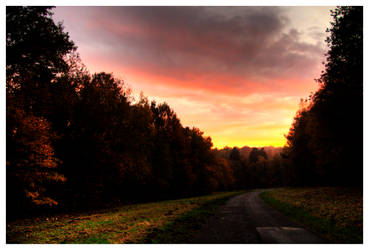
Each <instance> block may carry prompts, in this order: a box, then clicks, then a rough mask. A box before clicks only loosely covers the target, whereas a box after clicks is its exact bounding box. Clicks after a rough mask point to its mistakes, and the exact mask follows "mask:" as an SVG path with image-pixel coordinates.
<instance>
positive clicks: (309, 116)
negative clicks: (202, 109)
mask: <svg viewBox="0 0 369 250" xmlns="http://www.w3.org/2000/svg"><path fill="white" fill-rule="evenodd" d="M360 11H361V12H360ZM360 13H361V16H360ZM333 17H334V23H333V24H332V28H331V29H330V32H331V38H328V45H329V48H330V50H329V52H328V57H327V63H326V66H325V72H324V73H323V74H322V76H321V78H320V79H319V82H320V83H321V88H320V90H319V91H317V92H316V93H315V94H314V95H312V96H311V97H310V100H305V101H304V104H305V105H304V107H302V108H301V110H299V111H298V113H297V116H296V117H295V121H294V123H293V124H292V126H291V129H290V132H289V134H288V135H287V140H288V143H287V145H286V147H284V148H283V150H282V149H281V148H272V147H264V148H250V147H243V148H237V147H235V148H227V147H226V148H223V149H212V146H213V144H212V141H211V138H210V137H206V136H204V134H203V132H202V131H200V130H199V129H198V128H195V127H193V128H189V127H185V126H183V125H182V124H181V122H180V119H179V118H178V117H177V115H176V113H175V112H174V111H173V110H172V109H171V108H170V107H169V105H168V104H166V103H156V102H155V101H151V102H149V101H148V99H147V98H146V97H145V96H143V95H141V97H140V98H139V99H138V100H135V98H133V96H132V94H131V91H130V89H129V88H127V87H126V86H125V84H124V82H123V81H121V80H119V79H116V78H114V76H113V75H112V74H108V73H105V72H101V73H95V74H90V73H89V72H88V71H87V70H86V68H85V66H84V65H83V63H82V62H81V60H80V58H79V55H78V53H77V47H76V46H75V44H74V42H73V41H71V40H70V38H69V35H68V33H67V32H65V31H64V29H63V26H62V24H61V23H58V24H55V23H54V21H53V20H52V8H50V7H7V8H6V208H7V218H16V217H20V216H22V215H28V214H32V213H36V214H37V213H38V214H39V213H44V212H47V211H50V210H55V211H61V210H63V211H66V210H70V209H86V208H93V207H99V206H104V205H107V204H118V203H122V202H123V203H124V202H137V201H148V200H158V199H169V198H180V197H185V196H193V195H201V194H206V193H210V192H213V191H221V190H234V189H245V188H254V187H266V186H267V187H272V186H283V185H318V184H320V185H322V184H326V185H328V184H329V185H343V184H351V185H357V184H358V183H359V181H360V180H361V184H362V97H363V96H362V8H360V7H341V8H337V9H336V10H335V11H334V12H333ZM360 18H361V19H360ZM360 25H361V26H360ZM360 42H361V43H360ZM360 49H361V52H360ZM360 53H361V54H360ZM337 60H338V61H337ZM360 60H361V61H360ZM360 70H361V71H360ZM360 178H361V179H360Z"/></svg>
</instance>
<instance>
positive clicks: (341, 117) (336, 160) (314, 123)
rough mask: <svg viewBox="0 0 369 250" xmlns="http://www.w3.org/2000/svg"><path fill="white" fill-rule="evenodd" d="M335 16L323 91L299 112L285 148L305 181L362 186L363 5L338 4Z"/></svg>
mask: <svg viewBox="0 0 369 250" xmlns="http://www.w3.org/2000/svg"><path fill="white" fill-rule="evenodd" d="M332 17H333V19H334V21H333V22H332V27H331V28H330V29H328V32H330V37H328V38H327V43H328V47H329V51H328V53H327V61H326V63H325V70H324V71H323V73H322V75H321V77H320V78H319V79H318V82H319V83H320V84H321V86H320V89H319V90H318V91H317V92H316V93H314V94H313V95H312V96H311V97H310V103H309V105H308V106H307V107H306V108H304V109H302V110H300V111H299V112H298V113H297V116H296V117H295V122H294V124H293V125H292V127H291V129H290V133H289V135H288V136H287V140H288V145H287V149H286V151H285V152H288V153H287V155H288V157H289V158H290V160H292V164H293V166H292V168H294V169H295V170H296V171H295V173H296V175H297V179H298V180H300V181H301V178H300V177H303V176H305V177H303V179H304V181H303V183H301V182H300V184H307V183H310V184H314V183H316V182H319V183H320V184H325V185H327V184H331V185H338V184H339V185H362V173H363V161H362V160H363V43H362V25H363V8H362V7H350V6H346V7H338V8H336V9H335V10H333V11H332ZM349 166H350V167H349ZM299 176H300V177H299ZM315 177H316V178H315ZM309 179H310V181H309Z"/></svg>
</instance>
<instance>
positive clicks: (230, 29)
mask: <svg viewBox="0 0 369 250" xmlns="http://www.w3.org/2000/svg"><path fill="white" fill-rule="evenodd" d="M79 10H81V11H79ZM68 11H72V12H74V13H75V14H77V15H76V16H75V17H74V18H75V21H76V22H77V23H80V24H81V25H84V26H85V31H84V36H85V38H83V37H81V39H82V40H86V39H88V43H89V44H90V46H91V44H95V45H96V47H97V48H98V47H99V46H100V47H102V49H101V50H100V51H95V52H96V54H102V53H103V54H104V55H106V56H108V57H109V58H110V59H111V60H112V62H115V63H123V64H126V65H130V66H131V67H139V68H140V69H141V70H142V71H147V72H151V73H152V72H156V73H158V74H166V75H167V76H171V77H173V78H178V77H191V76H188V74H183V72H191V73H192V74H191V75H197V76H199V75H209V74H215V73H217V74H220V73H221V74H227V75H233V76H235V77H238V78H239V79H240V81H231V82H227V83H223V84H227V85H234V86H237V87H241V86H239V85H242V84H244V83H243V82H244V81H242V80H241V79H248V80H260V81H263V80H264V79H270V78H284V77H292V78H298V77H301V76H302V77H304V76H307V75H309V74H311V72H313V71H314V70H315V69H316V67H317V60H318V61H320V60H321V56H322V55H323V53H324V52H323V50H322V48H321V47H320V45H319V44H309V43H306V42H304V41H301V34H300V33H299V31H297V30H296V29H290V30H287V29H286V27H287V25H288V24H289V23H290V22H291V20H289V19H288V18H287V17H286V16H285V15H284V9H283V8H280V7H174V6H172V7H80V8H69V9H68ZM314 36H317V34H316V33H314ZM86 43H87V42H86ZM100 56H102V55H100ZM204 84H207V83H204ZM208 84H209V83H208ZM246 87H247V86H246Z"/></svg>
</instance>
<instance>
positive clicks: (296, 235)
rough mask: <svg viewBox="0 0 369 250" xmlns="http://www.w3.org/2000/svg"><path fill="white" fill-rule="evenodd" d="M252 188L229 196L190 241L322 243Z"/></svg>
mask: <svg viewBox="0 0 369 250" xmlns="http://www.w3.org/2000/svg"><path fill="white" fill-rule="evenodd" d="M263 191H265V190H256V191H252V192H248V193H245V194H241V195H238V196H236V197H233V198H231V199H230V200H229V201H228V202H227V203H226V204H225V205H223V206H222V207H220V208H219V210H218V211H217V213H216V214H215V215H214V216H213V217H211V218H209V219H208V220H207V221H206V223H205V224H204V225H203V227H202V229H201V230H200V231H199V233H198V234H197V235H195V236H194V238H193V242H192V243H207V244H213V243H225V244H231V243H241V244H242V243H243V244H244V243H251V244H252V243H253V244H256V243H312V244H313V243H324V241H323V240H321V239H320V238H318V237H317V236H316V235H314V234H313V233H311V232H309V231H307V230H305V229H303V228H302V227H301V225H298V224H296V223H294V222H292V221H290V220H289V219H288V218H287V217H286V216H284V215H283V214H281V213H279V212H278V211H276V210H274V209H273V208H271V207H270V206H269V205H267V204H265V203H264V201H262V200H261V198H260V197H259V194H260V193H261V192H263Z"/></svg>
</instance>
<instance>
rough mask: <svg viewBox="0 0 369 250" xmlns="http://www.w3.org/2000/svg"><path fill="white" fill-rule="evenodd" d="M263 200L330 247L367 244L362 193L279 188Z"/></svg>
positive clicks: (322, 189) (270, 192) (263, 194)
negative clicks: (325, 241)
mask: <svg viewBox="0 0 369 250" xmlns="http://www.w3.org/2000/svg"><path fill="white" fill-rule="evenodd" d="M261 198H262V199H263V200H264V201H265V202H266V203H268V204H269V205H271V206H272V207H274V208H276V209H277V210H279V211H281V212H282V213H284V214H286V215H287V216H289V217H290V218H291V219H293V220H295V221H296V222H299V223H301V224H303V225H305V226H306V227H307V228H308V229H310V230H311V231H313V232H316V233H317V234H319V235H320V236H321V237H322V238H325V239H326V240H328V241H329V242H330V243H363V193H362V190H359V189H353V188H342V187H308V188H279V189H275V190H272V191H268V192H264V193H262V194H261Z"/></svg>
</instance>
